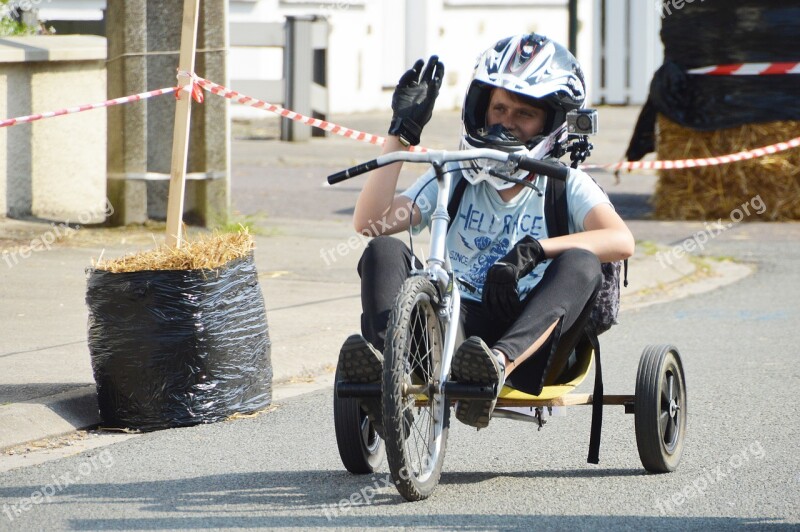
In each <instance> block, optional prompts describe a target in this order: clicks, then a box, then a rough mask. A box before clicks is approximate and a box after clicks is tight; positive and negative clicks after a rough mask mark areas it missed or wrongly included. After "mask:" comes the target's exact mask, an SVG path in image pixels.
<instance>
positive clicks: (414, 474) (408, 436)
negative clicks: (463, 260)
mask: <svg viewBox="0 0 800 532" xmlns="http://www.w3.org/2000/svg"><path fill="white" fill-rule="evenodd" d="M438 305H439V297H438V294H437V291H436V289H435V288H434V286H433V284H431V282H430V281H429V280H427V279H425V278H424V277H411V278H409V279H407V280H406V282H405V283H404V284H403V288H402V289H401V291H400V293H399V294H398V296H397V299H396V300H395V303H394V307H393V309H392V313H391V315H390V317H389V328H388V331H387V335H386V338H387V346H386V350H385V353H384V372H383V394H384V396H383V425H384V429H385V432H386V439H385V443H386V457H387V459H388V462H389V469H390V470H391V473H392V478H393V479H394V482H395V486H397V490H398V491H399V492H400V494H401V495H402V496H403V497H405V498H406V499H407V500H409V501H418V500H422V499H425V498H427V497H428V496H429V495H430V494H431V493H432V492H433V490H434V489H435V488H436V485H437V484H438V483H439V477H440V476H441V472H442V462H443V461H444V454H445V449H446V446H447V431H448V428H449V425H450V405H449V404H447V401H446V398H445V397H444V396H443V395H442V394H439V393H437V390H436V388H437V386H438V384H439V380H440V379H439V375H440V373H441V366H442V347H443V334H442V327H441V323H440V321H439V317H438V315H437V309H438Z"/></svg>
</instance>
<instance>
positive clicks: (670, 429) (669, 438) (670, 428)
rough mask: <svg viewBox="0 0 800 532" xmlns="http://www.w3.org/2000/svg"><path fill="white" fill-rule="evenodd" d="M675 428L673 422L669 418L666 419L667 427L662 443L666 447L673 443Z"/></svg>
mask: <svg viewBox="0 0 800 532" xmlns="http://www.w3.org/2000/svg"><path fill="white" fill-rule="evenodd" d="M676 429H677V427H676V425H675V420H674V419H673V418H672V417H670V418H668V419H667V426H666V429H665V430H664V443H666V444H667V445H672V442H673V441H675V431H676Z"/></svg>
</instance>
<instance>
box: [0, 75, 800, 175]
mask: <svg viewBox="0 0 800 532" xmlns="http://www.w3.org/2000/svg"><path fill="white" fill-rule="evenodd" d="M792 64H795V63H792ZM182 75H183V76H190V77H191V79H192V81H191V83H189V84H187V85H186V86H184V87H183V88H182V89H181V87H166V88H163V89H157V90H153V91H149V92H142V93H140V94H134V95H131V96H124V97H121V98H114V99H112V100H107V101H105V102H101V103H94V104H87V105H81V106H78V107H70V108H66V109H61V110H59V111H51V112H47V113H41V114H35V115H28V116H22V117H18V118H8V119H5V120H0V127H9V126H14V125H18V124H24V123H27V122H34V121H36V120H42V119H43V118H52V117H55V116H63V115H68V114H73V113H82V112H84V111H91V110H92V109H100V108H103V107H111V106H114V105H120V104H124V103H131V102H136V101H139V100H146V99H148V98H152V97H154V96H161V95H164V94H170V93H173V92H174V93H175V97H176V98H179V97H180V93H181V92H187V93H189V94H191V95H192V97H193V99H194V100H195V101H197V102H199V103H202V101H203V94H202V91H200V90H199V87H202V88H203V89H205V90H207V91H209V92H211V93H213V94H216V95H218V96H222V97H224V98H228V99H231V100H235V101H237V102H238V103H241V104H244V105H249V106H251V107H255V108H257V109H263V110H265V111H270V112H273V113H276V114H279V115H281V116H283V117H286V118H288V119H290V120H295V121H297V122H301V123H303V124H306V125H308V126H311V127H316V128H320V129H323V130H325V131H328V132H330V133H335V134H337V135H341V136H343V137H347V138H351V139H353V140H358V141H361V142H369V143H370V144H377V145H381V144H383V143H384V142H385V141H386V139H385V138H384V137H380V136H378V135H372V134H370V133H364V132H362V131H357V130H355V129H350V128H346V127H343V126H339V125H337V124H334V123H332V122H328V121H325V120H320V119H317V118H311V117H308V116H305V115H302V114H300V113H296V112H294V111H291V110H289V109H285V108H283V107H280V106H278V105H274V104H271V103H268V102H265V101H262V100H259V99H257V98H251V97H250V96H246V95H244V94H240V93H238V92H236V91H234V90H231V89H228V88H226V87H223V86H222V85H219V84H217V83H214V82H213V81H209V80H207V79H204V78H201V77H199V76H197V75H195V74H188V73H185V72H180V73H179V74H178V76H179V77H180V76H182ZM799 146H800V137H797V138H794V139H791V140H789V141H786V142H778V143H777V144H772V145H770V146H764V147H761V148H754V149H752V150H747V151H741V152H738V153H733V154H730V155H720V156H717V157H707V158H704V159H683V160H675V161H627V162H619V163H611V164H603V165H599V164H588V165H583V166H582V168H584V169H591V168H598V169H603V170H611V171H616V170H672V169H682V168H695V167H699V166H715V165H719V164H726V163H732V162H736V161H743V160H747V159H755V158H756V157H763V156H764V155H771V154H773V153H778V152H781V151H786V150H790V149H792V148H797V147H799ZM411 149H412V150H414V151H425V150H426V149H425V148H423V147H420V146H414V147H412V148H411Z"/></svg>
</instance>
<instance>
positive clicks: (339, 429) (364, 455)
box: [333, 372, 386, 475]
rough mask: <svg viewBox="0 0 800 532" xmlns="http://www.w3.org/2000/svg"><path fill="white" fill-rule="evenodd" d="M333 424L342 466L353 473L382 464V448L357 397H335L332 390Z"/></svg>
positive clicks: (364, 473) (374, 469)
mask: <svg viewBox="0 0 800 532" xmlns="http://www.w3.org/2000/svg"><path fill="white" fill-rule="evenodd" d="M338 381H339V379H338V372H337V375H336V381H335V382H338ZM333 425H334V430H335V432H336V446H337V447H338V448H339V457H340V458H341V459H342V464H344V467H345V469H347V470H348V471H349V472H351V473H353V474H354V475H369V474H371V473H374V472H375V471H376V470H377V469H378V467H380V465H381V464H382V463H383V459H384V457H385V456H386V448H385V446H384V443H383V440H382V439H381V437H380V436H379V435H378V433H377V432H376V431H375V428H374V427H373V426H372V423H370V421H369V418H368V417H367V413H366V412H365V411H364V410H363V409H362V408H361V406H359V404H358V400H357V399H350V398H345V399H342V398H339V397H336V392H335V391H334V394H333Z"/></svg>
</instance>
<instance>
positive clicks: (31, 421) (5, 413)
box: [0, 385, 100, 450]
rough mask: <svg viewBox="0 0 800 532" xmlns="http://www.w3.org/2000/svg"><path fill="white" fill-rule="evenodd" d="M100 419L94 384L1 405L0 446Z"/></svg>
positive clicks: (79, 427)
mask: <svg viewBox="0 0 800 532" xmlns="http://www.w3.org/2000/svg"><path fill="white" fill-rule="evenodd" d="M99 423H100V409H99V408H98V406H97V388H96V387H95V386H94V385H87V386H82V387H80V388H77V389H74V390H70V391H67V392H62V393H59V394H57V395H52V396H49V397H42V398H39V399H35V400H32V401H25V402H22V403H12V404H8V405H4V406H0V450H3V449H7V448H9V447H14V446H17V445H21V444H24V443H27V442H30V441H35V440H40V439H42V438H49V437H54V436H60V435H62V434H67V433H70V432H73V431H76V430H79V429H85V428H87V427H91V426H94V425H97V424H99Z"/></svg>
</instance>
